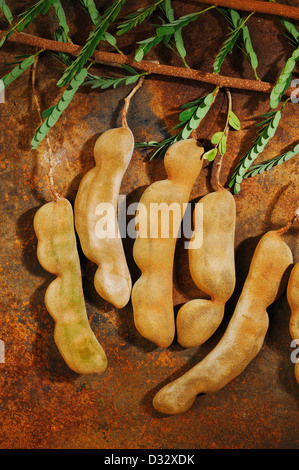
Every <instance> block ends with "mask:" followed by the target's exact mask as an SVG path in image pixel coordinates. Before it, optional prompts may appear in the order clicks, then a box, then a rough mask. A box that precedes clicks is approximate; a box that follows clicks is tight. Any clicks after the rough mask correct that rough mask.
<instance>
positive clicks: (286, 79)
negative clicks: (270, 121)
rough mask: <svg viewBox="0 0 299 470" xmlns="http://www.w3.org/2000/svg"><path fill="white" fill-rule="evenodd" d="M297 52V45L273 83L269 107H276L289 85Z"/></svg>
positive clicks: (298, 51) (298, 52) (298, 50)
mask: <svg viewBox="0 0 299 470" xmlns="http://www.w3.org/2000/svg"><path fill="white" fill-rule="evenodd" d="M298 54H299V47H298V48H297V49H296V50H295V51H294V52H293V54H292V56H291V57H289V58H288V60H287V61H286V63H285V66H284V68H283V69H282V71H281V73H280V75H279V78H278V80H277V82H276V84H275V85H274V87H273V89H272V91H271V95H270V107H271V108H272V109H274V108H277V106H278V105H279V103H280V101H281V99H282V97H283V95H284V93H285V91H286V90H287V88H288V87H289V85H290V83H291V80H292V73H293V70H294V68H295V64H296V60H298V59H297V56H298Z"/></svg>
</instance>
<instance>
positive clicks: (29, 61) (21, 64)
mask: <svg viewBox="0 0 299 470" xmlns="http://www.w3.org/2000/svg"><path fill="white" fill-rule="evenodd" d="M41 52H42V50H40V51H38V52H37V53H36V54H33V55H30V56H27V57H26V58H25V59H24V60H23V61H16V62H13V64H17V65H16V66H15V67H14V68H13V69H12V70H11V71H10V72H9V73H7V74H6V75H4V77H2V81H3V83H4V86H5V87H7V86H8V85H10V84H11V83H12V82H14V81H15V80H16V79H17V78H18V77H19V76H20V75H21V74H22V73H23V72H25V71H26V70H27V69H29V67H30V66H31V65H33V63H34V61H35V58H36V56H37V55H39V54H40V53H41Z"/></svg>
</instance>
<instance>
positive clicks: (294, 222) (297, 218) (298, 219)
mask: <svg viewBox="0 0 299 470" xmlns="http://www.w3.org/2000/svg"><path fill="white" fill-rule="evenodd" d="M291 227H293V228H296V229H297V228H299V206H298V207H297V209H296V212H295V214H294V215H293V217H292V219H291V220H290V221H289V222H288V223H287V224H286V225H285V226H284V227H282V228H280V229H278V230H276V233H278V235H283V234H284V233H286V232H287V231H288V230H289V229H290V228H291Z"/></svg>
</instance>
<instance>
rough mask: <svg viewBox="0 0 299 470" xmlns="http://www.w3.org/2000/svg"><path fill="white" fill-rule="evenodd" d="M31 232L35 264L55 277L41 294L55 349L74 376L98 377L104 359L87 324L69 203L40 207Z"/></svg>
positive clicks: (101, 350) (104, 364)
mask: <svg viewBox="0 0 299 470" xmlns="http://www.w3.org/2000/svg"><path fill="white" fill-rule="evenodd" d="M34 230H35V233H36V236H37V240H38V244H37V256H38V259H39V262H40V264H41V265H42V266H43V268H44V269H45V270H47V271H48V272H50V273H52V274H55V275H56V276H57V278H56V279H55V280H54V281H52V282H51V284H50V285H49V287H48V288H47V290H46V294H45V304H46V308H47V310H48V312H49V313H50V315H51V316H52V318H53V320H54V321H55V330H54V339H55V342H56V345H57V347H58V349H59V351H60V353H61V355H62V357H63V358H64V360H65V362H66V363H67V364H68V366H69V367H70V368H71V369H72V370H74V371H75V372H77V373H78V374H94V373H95V374H102V373H103V372H104V371H105V369H106V367H107V358H106V355H105V352H104V350H103V348H102V346H101V345H100V344H99V342H98V341H97V339H96V337H95V335H94V333H93V332H92V330H91V328H90V325H89V322H88V317H87V312H86V308H85V302H84V294H83V288H82V280H81V268H80V261H79V256H78V252H77V244H76V236H75V228H74V220H73V210H72V206H71V204H70V202H69V201H68V200H67V199H64V198H60V199H58V200H57V201H53V202H49V203H47V204H44V205H43V206H42V207H41V208H40V209H39V210H38V211H37V213H36V215H35V217H34Z"/></svg>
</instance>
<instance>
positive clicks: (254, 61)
mask: <svg viewBox="0 0 299 470" xmlns="http://www.w3.org/2000/svg"><path fill="white" fill-rule="evenodd" d="M217 10H218V11H219V12H220V13H222V14H223V15H224V16H225V18H226V19H227V20H228V22H229V23H230V25H231V27H232V28H233V29H234V30H236V29H237V28H239V27H241V35H239V36H238V37H237V40H238V39H240V41H241V42H242V43H243V45H244V47H245V52H246V53H247V56H248V58H249V62H250V64H251V67H252V69H253V71H254V74H255V76H256V78H257V79H258V76H257V67H258V58H257V55H256V53H255V51H254V49H253V46H252V42H251V37H250V32H249V29H248V26H246V25H245V21H246V20H245V21H244V22H243V24H242V17H241V16H240V14H239V13H238V12H237V11H236V10H233V9H232V8H222V7H217ZM232 39H233V38H232ZM234 44H235V42H234V43H233V45H234ZM224 52H225V51H223V53H224ZM228 53H229V51H228ZM226 55H227V54H226ZM224 58H225V57H224ZM223 60H224V59H223ZM220 65H221V64H220ZM219 71H220V69H219Z"/></svg>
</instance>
